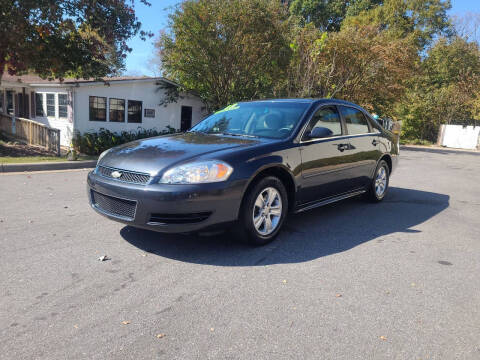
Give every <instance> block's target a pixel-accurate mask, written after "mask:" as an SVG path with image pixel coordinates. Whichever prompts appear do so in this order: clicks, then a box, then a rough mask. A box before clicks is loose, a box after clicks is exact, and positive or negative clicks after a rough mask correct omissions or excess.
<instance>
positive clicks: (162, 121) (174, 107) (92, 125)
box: [73, 80, 206, 133]
mask: <svg viewBox="0 0 480 360" xmlns="http://www.w3.org/2000/svg"><path fill="white" fill-rule="evenodd" d="M156 82H157V80H152V81H143V80H142V81H121V82H111V83H110V86H106V85H104V84H94V85H92V84H89V85H81V86H79V87H75V88H74V90H73V91H74V128H75V130H78V131H80V132H81V133H84V132H87V131H98V130H99V129H100V128H105V129H108V130H110V131H114V132H120V131H123V130H126V131H131V130H133V131H135V130H137V128H138V127H142V128H145V129H156V130H158V131H162V130H165V129H166V126H167V125H169V126H171V127H174V128H175V129H180V114H181V107H182V106H191V107H192V125H194V124H196V123H198V122H199V121H200V120H201V119H202V118H203V117H204V116H205V115H206V114H203V113H202V108H203V106H204V105H203V103H202V102H201V101H200V100H199V99H198V98H196V97H193V96H188V97H185V98H184V99H179V100H178V101H177V102H176V103H171V104H168V105H167V106H166V107H164V106H163V105H162V106H161V105H159V103H160V102H161V100H162V98H163V94H164V90H159V85H156ZM90 96H101V97H106V98H107V121H105V122H103V121H90V119H89V97H90ZM109 98H116V99H124V100H125V108H126V109H125V111H126V114H125V120H126V121H125V122H123V123H121V122H110V121H108V120H109V114H108V113H109ZM128 100H139V101H142V122H141V123H128V119H127V118H128V116H127V107H128ZM146 108H147V109H155V117H154V118H146V117H145V116H144V115H145V109H146Z"/></svg>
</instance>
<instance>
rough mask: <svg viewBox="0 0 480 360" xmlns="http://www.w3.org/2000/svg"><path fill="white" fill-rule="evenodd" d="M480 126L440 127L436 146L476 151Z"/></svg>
mask: <svg viewBox="0 0 480 360" xmlns="http://www.w3.org/2000/svg"><path fill="white" fill-rule="evenodd" d="M479 135H480V126H463V125H441V126H440V132H439V133H438V145H441V146H446V147H449V148H457V149H471V150H474V149H477V148H478V147H479V140H480V139H479Z"/></svg>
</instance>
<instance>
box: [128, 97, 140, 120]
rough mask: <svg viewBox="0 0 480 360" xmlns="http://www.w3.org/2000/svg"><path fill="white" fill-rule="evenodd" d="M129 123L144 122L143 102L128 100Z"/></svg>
mask: <svg viewBox="0 0 480 360" xmlns="http://www.w3.org/2000/svg"><path fill="white" fill-rule="evenodd" d="M128 122H129V123H141V122H142V102H141V101H135V100H128Z"/></svg>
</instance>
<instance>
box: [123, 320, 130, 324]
mask: <svg viewBox="0 0 480 360" xmlns="http://www.w3.org/2000/svg"><path fill="white" fill-rule="evenodd" d="M122 324H123V325H128V324H130V321H122Z"/></svg>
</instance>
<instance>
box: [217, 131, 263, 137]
mask: <svg viewBox="0 0 480 360" xmlns="http://www.w3.org/2000/svg"><path fill="white" fill-rule="evenodd" d="M222 135H230V136H244V137H250V138H258V136H257V135H250V134H235V133H229V132H222Z"/></svg>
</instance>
